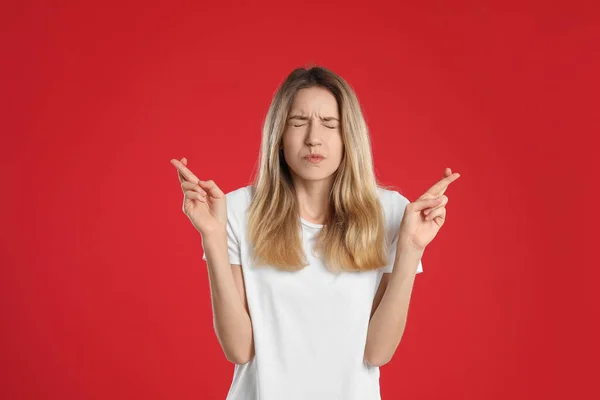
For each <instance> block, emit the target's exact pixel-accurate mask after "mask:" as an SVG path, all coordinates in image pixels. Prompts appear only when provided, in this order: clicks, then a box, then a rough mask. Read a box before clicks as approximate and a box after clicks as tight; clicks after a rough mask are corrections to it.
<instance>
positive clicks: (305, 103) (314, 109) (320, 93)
mask: <svg viewBox="0 0 600 400" xmlns="http://www.w3.org/2000/svg"><path fill="white" fill-rule="evenodd" d="M289 115H290V116H301V117H309V118H312V117H317V118H320V119H339V107H338V103H337V100H336V98H335V96H334V95H333V93H331V92H330V91H329V90H327V89H325V88H321V87H311V88H306V89H300V90H299V91H298V92H297V93H296V96H294V101H293V102H292V105H291V107H290V111H289Z"/></svg>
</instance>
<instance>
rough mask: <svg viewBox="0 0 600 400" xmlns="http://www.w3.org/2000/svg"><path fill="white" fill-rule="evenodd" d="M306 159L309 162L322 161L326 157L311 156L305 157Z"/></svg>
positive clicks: (319, 155)
mask: <svg viewBox="0 0 600 400" xmlns="http://www.w3.org/2000/svg"><path fill="white" fill-rule="evenodd" d="M304 158H305V159H306V160H308V161H320V160H322V159H324V158H325V157H323V156H322V155H321V154H309V155H307V156H305V157H304Z"/></svg>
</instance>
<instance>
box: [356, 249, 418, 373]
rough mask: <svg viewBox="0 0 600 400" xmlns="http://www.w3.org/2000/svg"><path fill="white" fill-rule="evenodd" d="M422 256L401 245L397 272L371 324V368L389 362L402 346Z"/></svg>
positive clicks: (368, 348) (367, 352)
mask: <svg viewBox="0 0 600 400" xmlns="http://www.w3.org/2000/svg"><path fill="white" fill-rule="evenodd" d="M422 255H423V252H422V251H417V250H415V249H413V248H410V247H407V246H402V245H401V243H400V242H399V243H398V248H397V251H396V259H395V262H394V270H393V271H392V274H391V277H390V280H389V282H388V285H387V288H386V290H385V293H384V295H383V297H382V299H381V302H380V303H379V306H378V307H377V309H376V310H375V313H374V314H373V316H372V318H371V320H370V322H369V329H368V333H367V343H366V346H365V360H366V361H367V362H368V363H369V364H371V365H377V366H380V365H384V364H386V363H388V362H389V361H390V360H391V358H392V356H393V355H394V353H395V351H396V348H397V347H398V345H399V344H400V339H401V338H402V335H403V334H404V328H405V327H406V320H407V315H408V306H409V303H410V297H411V294H412V289H413V284H414V281H415V274H416V270H417V266H418V264H419V261H420V260H421V257H422Z"/></svg>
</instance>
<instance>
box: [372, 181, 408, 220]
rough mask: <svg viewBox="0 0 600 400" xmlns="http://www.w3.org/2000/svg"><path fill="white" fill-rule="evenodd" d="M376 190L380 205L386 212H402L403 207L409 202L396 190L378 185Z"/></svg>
mask: <svg viewBox="0 0 600 400" xmlns="http://www.w3.org/2000/svg"><path fill="white" fill-rule="evenodd" d="M377 192H378V194H379V201H380V203H381V206H382V207H383V210H384V212H385V213H386V214H392V213H393V212H400V213H401V214H403V213H404V209H405V208H406V206H407V205H408V203H410V201H409V200H408V199H407V198H406V197H405V196H404V195H402V194H401V193H400V192H398V191H396V190H393V189H386V188H383V187H378V188H377Z"/></svg>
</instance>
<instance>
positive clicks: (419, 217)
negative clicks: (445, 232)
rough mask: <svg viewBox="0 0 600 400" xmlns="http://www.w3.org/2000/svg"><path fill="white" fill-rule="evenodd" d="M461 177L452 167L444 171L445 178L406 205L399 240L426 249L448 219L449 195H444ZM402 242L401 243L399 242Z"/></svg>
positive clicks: (404, 243) (403, 243)
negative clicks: (447, 205) (453, 171)
mask: <svg viewBox="0 0 600 400" xmlns="http://www.w3.org/2000/svg"><path fill="white" fill-rule="evenodd" d="M459 177H460V174H459V173H456V172H455V173H452V170H451V169H450V168H446V170H445V171H444V178H443V179H442V180H440V181H439V182H437V183H436V184H435V185H433V186H432V187H430V188H429V190H427V191H426V192H425V193H424V194H423V195H422V196H421V197H419V198H418V199H417V200H415V201H414V202H412V203H409V204H407V205H406V209H405V210H404V216H403V217H402V223H401V224H400V232H399V234H398V241H399V242H402V245H407V246H411V247H413V248H415V249H417V250H420V251H424V250H425V247H427V245H428V244H429V243H431V241H432V240H433V238H434V237H435V235H437V233H438V232H439V230H440V228H441V227H442V225H444V221H445V220H446V204H447V203H448V196H445V195H444V192H445V191H446V189H448V185H450V184H451V183H452V182H454V181H455V180H457V179H458V178H459ZM399 244H400V243H399Z"/></svg>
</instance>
